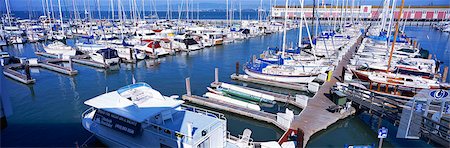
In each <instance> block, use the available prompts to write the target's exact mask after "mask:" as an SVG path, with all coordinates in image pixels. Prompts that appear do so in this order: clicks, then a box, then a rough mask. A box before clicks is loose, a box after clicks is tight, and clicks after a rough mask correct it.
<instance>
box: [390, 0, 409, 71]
mask: <svg viewBox="0 0 450 148" xmlns="http://www.w3.org/2000/svg"><path fill="white" fill-rule="evenodd" d="M394 1H395V0H394ZM404 4H405V0H402V5H401V6H400V12H399V15H398V18H397V22H396V24H395V33H394V41H392V46H391V52H390V53H389V61H388V66H387V69H386V72H389V69H390V68H391V60H392V54H393V53H394V46H395V41H396V40H397V35H398V22H399V21H400V16H401V14H402V11H403V5H404ZM392 7H394V6H392Z"/></svg>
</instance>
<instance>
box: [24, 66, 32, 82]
mask: <svg viewBox="0 0 450 148" xmlns="http://www.w3.org/2000/svg"><path fill="white" fill-rule="evenodd" d="M25 75H26V76H27V80H31V73H30V65H28V63H27V64H25Z"/></svg>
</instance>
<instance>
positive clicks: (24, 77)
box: [3, 64, 36, 84]
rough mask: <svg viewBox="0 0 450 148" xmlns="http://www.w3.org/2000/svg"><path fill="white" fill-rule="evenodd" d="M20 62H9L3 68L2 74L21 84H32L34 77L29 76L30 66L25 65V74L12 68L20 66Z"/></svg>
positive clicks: (34, 80)
mask: <svg viewBox="0 0 450 148" xmlns="http://www.w3.org/2000/svg"><path fill="white" fill-rule="evenodd" d="M22 66H23V65H22V64H10V65H6V66H5V67H4V69H3V74H4V75H5V76H7V77H9V78H11V79H13V80H16V81H19V82H21V83H23V84H33V83H35V82H36V79H33V78H31V76H30V75H29V72H30V67H29V66H28V68H27V67H25V71H26V72H27V74H22V73H20V72H17V71H15V70H13V69H16V68H22Z"/></svg>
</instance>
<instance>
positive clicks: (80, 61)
mask: <svg viewBox="0 0 450 148" xmlns="http://www.w3.org/2000/svg"><path fill="white" fill-rule="evenodd" d="M35 54H36V55H38V56H43V57H47V58H54V59H60V60H63V61H68V59H63V58H61V57H59V56H58V55H53V54H49V53H45V52H35ZM88 57H89V56H87V55H76V56H71V57H70V59H71V60H72V61H73V62H75V63H78V64H82V65H87V66H92V67H95V68H104V69H106V68H109V66H108V65H106V64H103V63H99V62H95V61H92V60H88V59H87V58H88Z"/></svg>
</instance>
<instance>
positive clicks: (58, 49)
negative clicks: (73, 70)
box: [43, 41, 77, 56]
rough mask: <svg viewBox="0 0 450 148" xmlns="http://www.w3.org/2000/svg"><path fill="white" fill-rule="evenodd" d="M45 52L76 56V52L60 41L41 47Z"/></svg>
mask: <svg viewBox="0 0 450 148" xmlns="http://www.w3.org/2000/svg"><path fill="white" fill-rule="evenodd" d="M43 48H44V50H45V52H47V53H50V54H55V55H60V54H62V55H69V56H74V55H75V54H76V52H77V51H76V50H75V49H74V48H72V47H71V46H68V45H66V44H64V43H62V42H60V41H54V42H53V43H51V44H48V45H43Z"/></svg>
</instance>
